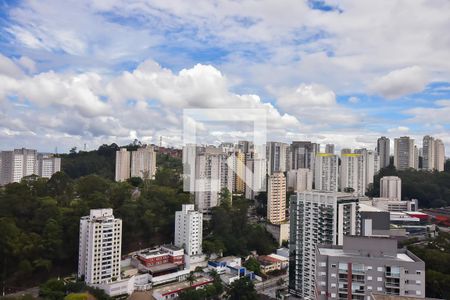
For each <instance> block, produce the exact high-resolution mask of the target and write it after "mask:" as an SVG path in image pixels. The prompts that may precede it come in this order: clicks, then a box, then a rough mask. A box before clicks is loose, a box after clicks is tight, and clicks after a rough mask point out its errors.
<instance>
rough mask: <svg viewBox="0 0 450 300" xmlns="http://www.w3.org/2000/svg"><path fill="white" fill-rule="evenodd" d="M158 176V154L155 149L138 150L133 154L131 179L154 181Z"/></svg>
mask: <svg viewBox="0 0 450 300" xmlns="http://www.w3.org/2000/svg"><path fill="white" fill-rule="evenodd" d="M155 174H156V152H155V151H154V149H153V147H148V146H147V147H144V148H138V149H137V150H136V151H132V152H131V177H140V178H142V179H153V178H155Z"/></svg>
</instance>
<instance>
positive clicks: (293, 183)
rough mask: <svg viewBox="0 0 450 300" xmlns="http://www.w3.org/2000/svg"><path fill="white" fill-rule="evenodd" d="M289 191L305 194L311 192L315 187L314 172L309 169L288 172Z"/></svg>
mask: <svg viewBox="0 0 450 300" xmlns="http://www.w3.org/2000/svg"><path fill="white" fill-rule="evenodd" d="M286 181H287V189H288V190H292V191H296V192H303V191H310V190H312V187H313V172H312V171H311V170H309V169H297V170H290V171H288V172H287V179H286Z"/></svg>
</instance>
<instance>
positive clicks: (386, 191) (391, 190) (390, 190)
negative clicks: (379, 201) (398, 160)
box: [380, 176, 402, 200]
mask: <svg viewBox="0 0 450 300" xmlns="http://www.w3.org/2000/svg"><path fill="white" fill-rule="evenodd" d="M380 197H381V198H387V199H391V200H402V180H401V178H400V177H397V176H384V177H383V178H381V179H380Z"/></svg>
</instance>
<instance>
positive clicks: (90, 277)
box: [78, 208, 122, 285]
mask: <svg viewBox="0 0 450 300" xmlns="http://www.w3.org/2000/svg"><path fill="white" fill-rule="evenodd" d="M121 245H122V220H121V219H116V218H114V215H113V210H112V209H111V208H108V209H91V211H90V215H89V216H85V217H82V218H81V219H80V244H79V257H78V277H82V276H84V281H85V282H86V284H88V285H100V284H105V283H110V282H113V281H116V280H119V279H120V258H121V257H120V256H121Z"/></svg>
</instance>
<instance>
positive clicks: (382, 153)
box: [377, 136, 391, 168]
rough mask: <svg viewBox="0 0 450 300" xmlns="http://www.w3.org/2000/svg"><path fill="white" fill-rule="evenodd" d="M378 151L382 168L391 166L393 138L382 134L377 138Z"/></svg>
mask: <svg viewBox="0 0 450 300" xmlns="http://www.w3.org/2000/svg"><path fill="white" fill-rule="evenodd" d="M377 153H378V156H379V157H380V168H386V167H387V166H389V162H390V154H391V140H389V139H388V138H387V137H385V136H382V137H380V138H379V139H378V140H377Z"/></svg>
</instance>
